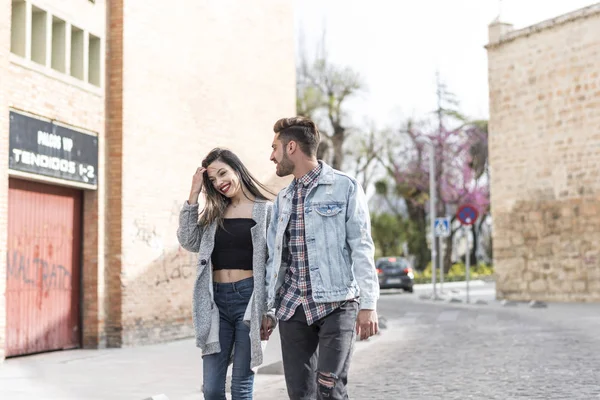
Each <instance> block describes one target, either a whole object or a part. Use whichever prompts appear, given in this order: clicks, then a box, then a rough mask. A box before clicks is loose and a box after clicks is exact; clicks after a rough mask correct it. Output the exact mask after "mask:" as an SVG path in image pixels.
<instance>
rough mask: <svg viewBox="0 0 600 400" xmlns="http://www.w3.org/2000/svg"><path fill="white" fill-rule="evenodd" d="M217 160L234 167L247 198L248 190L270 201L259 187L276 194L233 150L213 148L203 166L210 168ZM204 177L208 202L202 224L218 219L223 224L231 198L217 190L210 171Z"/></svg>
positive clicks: (255, 196) (203, 212)
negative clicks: (209, 175)
mask: <svg viewBox="0 0 600 400" xmlns="http://www.w3.org/2000/svg"><path fill="white" fill-rule="evenodd" d="M215 161H222V162H224V163H225V164H227V165H229V166H230V167H231V169H233V171H234V172H235V173H236V174H237V176H238V177H239V179H240V182H241V184H242V185H241V189H242V192H243V193H244V196H246V198H249V197H248V194H247V192H249V193H250V194H251V195H252V196H254V198H255V199H256V200H263V201H268V200H269V199H268V198H267V197H266V196H265V195H264V194H263V193H262V192H261V191H260V190H259V188H260V189H262V190H263V191H265V192H267V193H269V194H271V195H273V196H276V194H275V193H273V192H272V191H271V190H270V189H269V188H267V187H266V186H265V185H263V184H262V183H260V182H259V181H258V180H257V179H256V178H255V177H254V176H252V174H251V173H250V171H248V169H247V168H246V166H245V165H244V164H243V163H242V161H241V160H240V159H239V157H238V156H236V155H235V153H233V152H232V151H231V150H227V149H221V148H216V149H213V150H211V152H210V153H208V155H207V156H206V158H205V159H204V160H202V167H203V168H208V166H209V165H210V164H212V163H213V162H215ZM203 178H204V179H203V190H204V193H205V194H206V204H205V206H204V209H203V210H202V213H201V215H200V224H201V225H204V226H208V225H210V224H212V223H213V222H215V221H217V222H218V223H219V225H222V224H223V216H224V215H225V210H226V209H227V206H228V205H229V204H230V203H231V200H230V199H229V198H227V197H225V196H223V195H222V194H221V193H219V192H218V191H217V189H215V187H214V186H213V185H212V183H211V182H210V179H209V177H208V171H205V172H204V177H203Z"/></svg>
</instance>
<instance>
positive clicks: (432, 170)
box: [429, 140, 437, 300]
mask: <svg viewBox="0 0 600 400" xmlns="http://www.w3.org/2000/svg"><path fill="white" fill-rule="evenodd" d="M429 150H430V155H429V213H430V218H431V287H432V290H433V293H432V298H433V299H434V300H435V299H436V298H437V290H436V287H435V274H436V270H435V258H436V255H437V254H436V237H435V217H436V216H435V201H436V199H435V147H434V145H433V142H432V141H431V140H430V141H429Z"/></svg>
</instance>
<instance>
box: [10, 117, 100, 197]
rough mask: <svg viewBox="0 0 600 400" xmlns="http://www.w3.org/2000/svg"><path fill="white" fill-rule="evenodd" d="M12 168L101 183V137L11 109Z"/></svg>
mask: <svg viewBox="0 0 600 400" xmlns="http://www.w3.org/2000/svg"><path fill="white" fill-rule="evenodd" d="M8 147H9V149H8V152H9V154H8V167H9V168H10V169H12V170H14V171H21V172H28V173H32V174H36V175H44V176H50V177H52V178H58V179H63V180H65V181H70V182H79V183H85V184H86V185H90V186H92V187H93V188H96V187H97V185H98V137H97V136H93V135H89V134H87V133H83V132H78V131H75V130H73V129H69V128H66V127H64V126H62V125H57V124H55V123H53V122H49V121H45V120H42V119H37V118H32V117H30V116H27V115H24V114H20V113H17V112H14V111H11V112H10V128H9V146H8Z"/></svg>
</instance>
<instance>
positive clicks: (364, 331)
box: [356, 310, 379, 340]
mask: <svg viewBox="0 0 600 400" xmlns="http://www.w3.org/2000/svg"><path fill="white" fill-rule="evenodd" d="M377 321H378V319H377V311H375V310H360V311H359V312H358V318H356V334H357V335H358V336H359V337H360V340H366V339H368V338H370V337H371V336H374V335H376V334H377V332H379V324H378V322H377Z"/></svg>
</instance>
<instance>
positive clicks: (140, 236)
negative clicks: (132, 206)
mask: <svg viewBox="0 0 600 400" xmlns="http://www.w3.org/2000/svg"><path fill="white" fill-rule="evenodd" d="M180 207H181V206H180V204H179V202H174V203H173V206H172V209H171V210H170V215H169V222H170V223H171V224H172V223H173V222H175V221H176V217H177V216H178V215H179V209H180ZM134 226H135V240H136V241H137V242H138V243H143V244H144V245H145V246H146V247H148V248H149V249H151V251H153V252H154V253H155V255H156V261H157V263H156V264H155V265H158V267H159V268H158V271H157V273H156V276H155V278H154V284H155V286H160V285H166V284H170V283H173V282H175V281H179V280H187V279H190V278H191V277H192V276H193V275H194V269H195V265H196V258H197V255H196V254H194V253H190V252H188V251H187V250H185V249H183V248H182V247H181V246H177V247H173V248H171V249H166V248H165V240H164V239H163V237H162V236H161V235H160V233H159V230H158V229H157V228H156V226H155V225H153V224H151V223H148V222H147V220H146V219H145V218H142V219H137V220H135V221H134ZM172 235H175V231H173V232H172Z"/></svg>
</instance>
